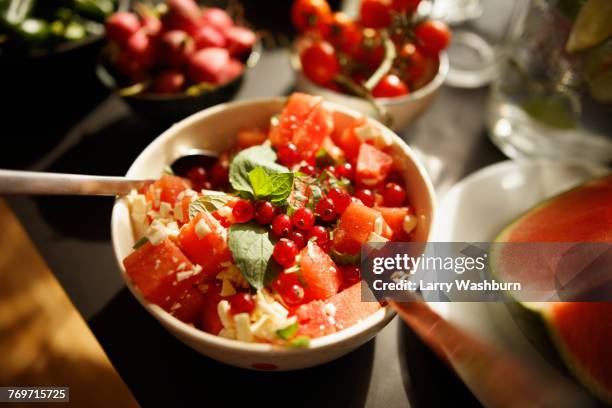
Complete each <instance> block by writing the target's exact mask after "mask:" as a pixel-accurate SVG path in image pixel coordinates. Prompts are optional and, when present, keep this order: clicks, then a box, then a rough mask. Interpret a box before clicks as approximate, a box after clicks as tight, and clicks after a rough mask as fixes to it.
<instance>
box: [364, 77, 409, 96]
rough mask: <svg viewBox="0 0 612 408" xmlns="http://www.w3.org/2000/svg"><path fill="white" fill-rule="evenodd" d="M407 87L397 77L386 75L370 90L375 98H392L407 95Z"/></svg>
mask: <svg viewBox="0 0 612 408" xmlns="http://www.w3.org/2000/svg"><path fill="white" fill-rule="evenodd" d="M409 92H410V91H409V90H408V85H406V84H405V83H404V81H402V80H401V79H400V78H399V77H398V76H397V75H395V74H387V75H385V76H384V77H383V78H382V79H381V80H380V82H379V83H378V84H376V86H375V87H374V89H373V90H372V95H374V97H375V98H394V97H397V96H402V95H408V93H409Z"/></svg>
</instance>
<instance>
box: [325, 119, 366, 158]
mask: <svg viewBox="0 0 612 408" xmlns="http://www.w3.org/2000/svg"><path fill="white" fill-rule="evenodd" d="M365 121H366V120H365V119H364V118H359V119H355V120H354V121H353V123H352V124H350V125H349V126H347V127H344V128H340V129H336V128H334V132H333V133H332V135H331V137H332V140H333V141H334V143H335V144H336V145H338V147H340V148H341V149H342V150H343V151H344V154H345V155H346V157H347V158H348V159H349V160H355V159H356V158H357V155H358V154H359V147H360V146H361V144H362V140H361V139H360V138H359V136H357V133H356V132H355V129H356V128H358V127H360V126H362V125H363V124H364V123H365Z"/></svg>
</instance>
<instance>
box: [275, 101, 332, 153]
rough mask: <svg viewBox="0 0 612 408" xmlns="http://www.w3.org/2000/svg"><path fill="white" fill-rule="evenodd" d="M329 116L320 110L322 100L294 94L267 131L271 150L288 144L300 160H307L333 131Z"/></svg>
mask: <svg viewBox="0 0 612 408" xmlns="http://www.w3.org/2000/svg"><path fill="white" fill-rule="evenodd" d="M333 126H334V122H333V119H332V114H331V112H329V111H328V110H327V109H325V107H324V106H323V99H322V98H321V97H318V96H310V95H306V94H302V93H294V94H292V95H291V96H290V97H289V100H288V101H287V104H286V105H285V107H284V108H283V111H282V113H281V115H280V117H279V119H278V124H277V125H276V126H273V127H272V128H271V129H270V142H271V143H272V145H273V146H275V147H281V146H285V145H287V144H288V143H293V144H295V145H296V147H297V149H298V151H299V152H300V154H301V155H302V158H304V159H309V158H311V157H312V156H313V155H314V154H315V153H316V152H317V151H318V150H319V148H320V147H321V145H322V144H323V140H324V139H325V137H326V136H329V135H330V134H331V132H332V130H333Z"/></svg>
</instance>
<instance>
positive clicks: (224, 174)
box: [209, 162, 229, 187]
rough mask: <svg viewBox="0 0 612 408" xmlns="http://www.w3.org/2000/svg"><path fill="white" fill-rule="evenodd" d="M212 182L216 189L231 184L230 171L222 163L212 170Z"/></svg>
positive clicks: (214, 166) (215, 165)
mask: <svg viewBox="0 0 612 408" xmlns="http://www.w3.org/2000/svg"><path fill="white" fill-rule="evenodd" d="M209 176H210V181H211V183H212V184H213V186H214V187H224V186H226V185H227V183H229V169H228V168H227V167H224V166H223V165H222V164H221V163H220V162H217V163H215V164H214V165H213V166H212V167H211V168H210V175H209Z"/></svg>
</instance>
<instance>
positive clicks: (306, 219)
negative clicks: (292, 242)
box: [291, 207, 315, 231]
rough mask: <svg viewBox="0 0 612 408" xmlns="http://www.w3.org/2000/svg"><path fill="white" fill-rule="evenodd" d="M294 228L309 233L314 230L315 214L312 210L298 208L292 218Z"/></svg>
mask: <svg viewBox="0 0 612 408" xmlns="http://www.w3.org/2000/svg"><path fill="white" fill-rule="evenodd" d="M291 222H292V223H293V226H294V227H296V228H297V229H301V230H302V231H308V230H309V229H311V228H312V226H313V225H314V222H315V216H314V213H313V212H312V210H311V209H310V208H305V207H302V208H298V209H297V210H295V212H294V213H293V216H292V217H291Z"/></svg>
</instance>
